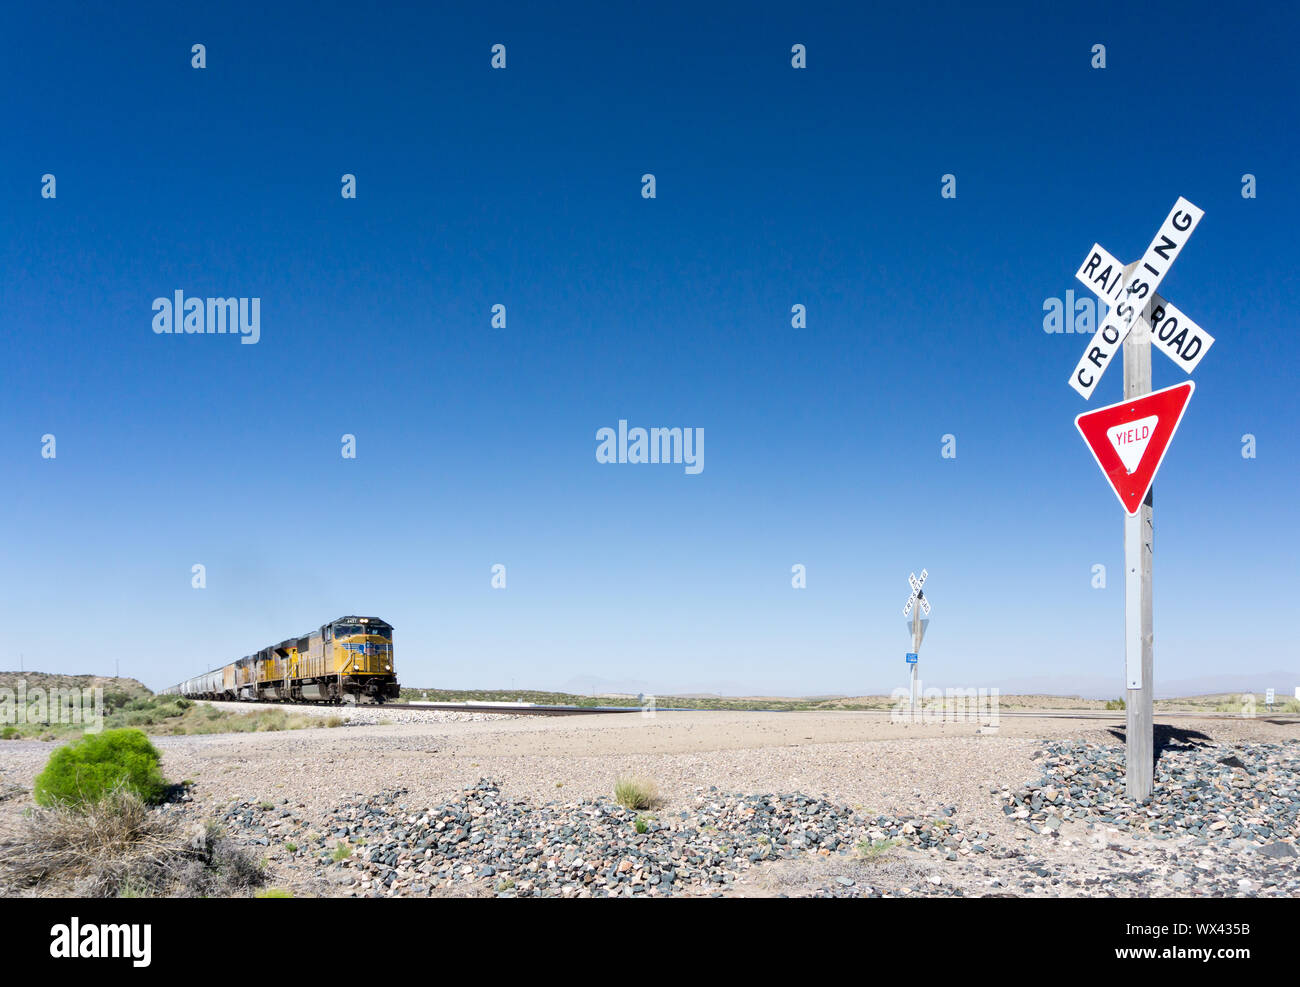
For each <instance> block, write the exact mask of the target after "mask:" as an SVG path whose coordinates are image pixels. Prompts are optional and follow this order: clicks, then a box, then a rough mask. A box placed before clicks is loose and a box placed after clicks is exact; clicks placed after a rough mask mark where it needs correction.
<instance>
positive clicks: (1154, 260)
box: [1070, 196, 1214, 398]
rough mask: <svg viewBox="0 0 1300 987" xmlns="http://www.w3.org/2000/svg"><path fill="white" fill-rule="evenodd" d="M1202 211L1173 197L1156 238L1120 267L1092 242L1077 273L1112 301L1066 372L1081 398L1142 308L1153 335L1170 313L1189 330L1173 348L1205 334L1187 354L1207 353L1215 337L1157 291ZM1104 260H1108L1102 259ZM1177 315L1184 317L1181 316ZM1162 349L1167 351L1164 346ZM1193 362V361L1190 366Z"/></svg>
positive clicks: (1173, 332)
mask: <svg viewBox="0 0 1300 987" xmlns="http://www.w3.org/2000/svg"><path fill="white" fill-rule="evenodd" d="M1204 215H1205V211H1204V210H1202V209H1198V208H1197V207H1196V206H1194V205H1192V204H1191V203H1190V202H1188V201H1187V200H1186V199H1184V198H1182V197H1181V196H1180V197H1179V199H1178V201H1177V202H1176V203H1174V208H1173V209H1172V210H1170V212H1169V215H1168V216H1166V217H1165V221H1164V223H1163V224H1161V226H1160V231H1159V232H1158V233H1157V234H1156V237H1155V239H1154V240H1152V241H1151V245H1150V246H1149V247H1147V250H1146V253H1144V254H1143V255H1142V259H1141V260H1140V261H1138V262H1137V263H1135V264H1133V265H1132V266H1131V267H1127V268H1120V266H1119V262H1118V261H1116V260H1115V258H1113V257H1111V256H1110V255H1109V254H1107V253H1106V252H1105V251H1104V250H1102V249H1101V247H1099V246H1097V245H1096V244H1094V245H1093V248H1092V252H1091V253H1090V254H1089V255H1088V259H1087V260H1085V261H1084V262H1083V266H1082V267H1081V268H1080V269H1079V273H1078V277H1079V279H1080V280H1081V281H1083V282H1084V284H1086V285H1088V287H1089V288H1092V289H1093V290H1094V291H1097V292H1098V294H1100V295H1101V296H1102V297H1103V298H1104V299H1105V300H1106V301H1109V302H1111V307H1110V311H1109V312H1108V313H1107V314H1106V320H1105V321H1104V322H1102V324H1101V326H1100V327H1099V328H1098V329H1097V332H1096V334H1095V335H1094V336H1093V338H1092V339H1091V340H1090V341H1089V343H1088V347H1087V349H1085V350H1084V352H1083V356H1082V357H1080V359H1079V362H1078V363H1077V364H1076V365H1075V368H1074V373H1072V374H1071V375H1070V386H1071V387H1073V388H1074V389H1075V390H1076V391H1078V392H1079V393H1080V394H1081V395H1083V397H1084V398H1091V397H1092V392H1093V391H1094V390H1096V388H1097V382H1098V381H1099V380H1101V375H1102V374H1104V373H1105V372H1106V368H1107V367H1108V366H1110V361H1111V358H1112V357H1113V356H1114V355H1115V354H1116V353H1118V352H1119V348H1120V346H1121V345H1123V343H1124V339H1125V337H1126V336H1128V334H1129V331H1130V330H1132V329H1133V327H1134V326H1135V325H1137V322H1138V319H1140V318H1143V317H1144V313H1146V316H1145V318H1146V321H1147V322H1148V323H1150V322H1152V321H1154V322H1157V323H1159V325H1158V326H1157V336H1158V334H1159V331H1160V328H1161V327H1163V326H1166V325H1170V321H1169V320H1170V319H1171V318H1172V319H1173V320H1174V321H1173V326H1174V327H1176V326H1178V325H1180V324H1181V325H1182V326H1183V328H1184V329H1185V330H1188V335H1187V336H1183V337H1181V340H1180V343H1179V346H1178V347H1175V351H1176V352H1178V351H1180V350H1181V349H1182V348H1183V347H1188V348H1190V347H1191V345H1192V343H1191V342H1190V341H1189V340H1191V339H1193V337H1200V338H1202V339H1208V342H1204V341H1203V342H1202V343H1201V346H1200V347H1199V348H1197V350H1196V351H1195V352H1193V353H1192V354H1191V356H1192V357H1194V358H1195V361H1196V363H1199V362H1200V357H1201V356H1204V355H1205V351H1206V350H1208V349H1209V344H1210V343H1213V342H1214V340H1213V339H1209V338H1208V336H1207V334H1206V333H1205V330H1203V329H1201V328H1200V326H1197V325H1196V323H1194V322H1192V321H1191V319H1188V318H1187V317H1186V316H1185V315H1183V314H1182V313H1181V312H1179V311H1178V310H1177V309H1173V310H1172V311H1171V309H1170V306H1169V303H1168V302H1166V301H1165V300H1164V299H1163V298H1160V297H1159V296H1158V295H1157V294H1156V289H1157V288H1158V287H1160V282H1161V281H1163V280H1164V277H1165V275H1166V274H1168V273H1169V268H1170V267H1172V266H1173V263H1174V261H1175V260H1177V259H1178V255H1179V254H1180V253H1181V252H1182V249H1183V247H1184V246H1185V245H1186V244H1187V241H1188V239H1189V238H1190V237H1191V235H1192V232H1193V231H1194V230H1195V229H1196V226H1197V224H1198V223H1200V221H1201V217H1202V216H1204ZM1107 260H1109V261H1110V262H1111V263H1110V264H1106V263H1105V262H1106V261H1107ZM1157 309H1159V312H1157ZM1178 316H1182V318H1181V319H1179V318H1177V317H1178ZM1191 330H1195V332H1192V331H1191ZM1176 334H1177V330H1176V328H1171V330H1170V339H1169V341H1170V342H1172V340H1173V338H1174V336H1175V335H1176ZM1165 352H1166V353H1168V352H1169V350H1168V348H1167V347H1166V348H1165ZM1175 362H1177V360H1176V359H1175ZM1196 363H1193V364H1192V367H1194V366H1195V365H1196ZM1192 367H1188V366H1185V365H1184V369H1186V370H1187V371H1188V372H1190V371H1191V369H1192Z"/></svg>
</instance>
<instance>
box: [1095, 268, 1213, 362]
mask: <svg viewBox="0 0 1300 987" xmlns="http://www.w3.org/2000/svg"><path fill="white" fill-rule="evenodd" d="M1136 266H1137V265H1136V264H1130V265H1129V266H1128V267H1125V266H1124V265H1123V264H1121V263H1120V262H1119V261H1118V260H1116V259H1115V257H1114V256H1113V255H1112V254H1110V253H1109V252H1107V250H1106V248H1105V247H1103V246H1101V244H1098V243H1094V244H1093V245H1092V250H1090V251H1089V252H1088V256H1087V257H1086V258H1085V259H1084V262H1083V264H1082V265H1080V267H1079V270H1077V271H1076V272H1075V274H1074V276H1075V277H1076V278H1078V279H1079V280H1080V281H1082V282H1083V283H1084V284H1085V285H1087V286H1088V287H1089V288H1091V289H1092V290H1093V291H1094V292H1095V293H1096V295H1097V297H1098V298H1100V299H1101V300H1102V301H1104V302H1109V303H1110V304H1112V305H1113V304H1114V303H1115V300H1116V299H1117V298H1118V297H1119V294H1120V290H1121V288H1122V287H1123V282H1124V277H1123V276H1124V274H1125V273H1127V272H1129V271H1130V269H1131V268H1134V267H1136ZM1135 325H1138V326H1142V327H1143V328H1145V329H1147V330H1148V331H1149V332H1150V333H1151V341H1152V342H1153V343H1155V344H1156V348H1157V349H1159V350H1160V352H1162V353H1163V354H1164V355H1165V356H1167V357H1169V359H1171V360H1173V361H1174V363H1175V364H1177V365H1178V366H1180V367H1182V369H1183V370H1184V371H1185V372H1187V373H1189V374H1190V373H1191V372H1192V371H1193V370H1195V369H1196V365H1197V364H1198V363H1200V362H1201V358H1202V357H1203V356H1205V354H1206V353H1207V352H1208V351H1209V349H1210V347H1211V346H1213V345H1214V337H1213V336H1211V335H1210V334H1209V333H1208V332H1206V331H1205V330H1204V329H1202V328H1201V327H1200V326H1198V325H1197V324H1196V323H1195V322H1193V321H1192V320H1191V319H1190V318H1188V317H1187V315H1186V313H1184V312H1183V311H1182V310H1181V309H1180V308H1178V307H1177V306H1176V305H1171V304H1170V303H1169V302H1167V301H1165V300H1164V299H1163V298H1161V297H1160V295H1159V294H1155V293H1153V294H1152V296H1151V301H1150V303H1149V304H1148V305H1147V307H1146V308H1145V309H1143V310H1142V314H1141V315H1140V316H1138V321H1137V322H1136V323H1135Z"/></svg>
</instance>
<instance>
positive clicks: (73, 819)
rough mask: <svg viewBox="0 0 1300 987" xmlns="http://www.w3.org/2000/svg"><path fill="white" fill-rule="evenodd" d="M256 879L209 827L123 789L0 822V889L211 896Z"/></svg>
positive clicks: (252, 863) (240, 853)
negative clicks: (187, 825)
mask: <svg viewBox="0 0 1300 987" xmlns="http://www.w3.org/2000/svg"><path fill="white" fill-rule="evenodd" d="M262 880H263V875H262V868H261V864H260V863H259V862H258V861H256V860H255V859H254V858H253V857H252V856H251V855H249V854H248V853H247V852H246V851H244V850H241V849H240V848H238V847H236V846H235V845H233V844H232V843H230V842H229V841H228V840H227V839H226V838H225V837H224V836H223V835H222V834H221V832H220V831H219V830H217V829H216V828H215V827H213V826H208V827H206V828H202V827H195V828H194V830H193V831H188V832H187V831H186V830H185V829H184V828H183V827H182V826H181V824H180V823H179V821H178V820H176V819H175V818H174V817H173V816H170V815H168V814H166V813H165V812H160V811H158V810H156V809H153V808H150V807H149V806H148V805H146V804H145V803H144V802H142V801H141V800H140V799H139V798H137V797H136V796H135V795H133V794H131V793H130V792H128V791H126V790H123V789H116V790H114V791H112V792H110V793H109V794H108V795H107V796H105V797H104V798H103V799H102V800H101V801H99V802H96V803H93V804H91V805H88V806H84V807H82V808H81V809H80V810H75V809H71V808H68V807H65V806H56V807H53V808H48V809H43V808H40V807H33V808H32V809H31V810H30V811H28V812H26V813H24V814H23V815H22V816H20V817H18V818H17V819H16V820H10V821H9V822H8V823H7V824H6V825H5V827H4V829H3V830H0V895H4V894H15V893H29V894H31V893H34V894H38V895H53V896H70V897H78V898H111V897H146V896H150V897H151V896H157V895H165V896H168V897H210V896H218V895H232V894H240V893H244V892H246V891H247V890H248V889H250V888H252V887H254V886H256V885H258V884H260V883H261V882H262Z"/></svg>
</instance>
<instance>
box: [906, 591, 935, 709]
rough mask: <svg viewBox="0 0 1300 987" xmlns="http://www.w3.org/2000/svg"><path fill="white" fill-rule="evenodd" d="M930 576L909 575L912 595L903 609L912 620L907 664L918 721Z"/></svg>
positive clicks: (927, 622)
mask: <svg viewBox="0 0 1300 987" xmlns="http://www.w3.org/2000/svg"><path fill="white" fill-rule="evenodd" d="M929 575H930V574H929V573H928V572H926V571H925V570H924V569H922V570H921V578H920V579H917V578H916V573H914V572H913V573H911V574H910V575H908V577H907V581H908V583H909V584H910V585H911V587H912V595H911V596H909V597H908V598H907V604H906V606H904V607H903V616H904V617H907V616H910V617H911V618H912V650H911V651H909V652H908V653H907V663H908V664H909V665H911V666H912V719H916V700H917V695H916V687H917V681H918V680H917V665H918V664H919V662H920V654H921V639H922V638H923V637H925V628H926V626H927V625H928V624H929V623H930V620H929V617H930V601H929V600H927V599H926V598H925V592H924V591H923V590H922V589H921V587H922V586H924V585H925V580H926V579H927V578H928V577H929ZM922 613H924V614H925V616H926V619H925V620H922V619H921V614H922Z"/></svg>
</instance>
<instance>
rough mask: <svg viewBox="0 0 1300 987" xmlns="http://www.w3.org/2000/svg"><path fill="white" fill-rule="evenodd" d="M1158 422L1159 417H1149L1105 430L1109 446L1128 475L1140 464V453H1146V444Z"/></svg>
mask: <svg viewBox="0 0 1300 987" xmlns="http://www.w3.org/2000/svg"><path fill="white" fill-rule="evenodd" d="M1158 421H1160V416H1159V415H1150V416H1148V417H1146V418H1139V419H1138V420H1137V421H1132V422H1125V423H1124V424H1123V425H1112V426H1111V427H1110V428H1108V429H1106V438H1108V439H1110V444H1111V445H1112V446H1114V447H1115V451H1116V452H1117V453H1118V454H1119V461H1120V462H1121V463H1123V464H1124V468H1125V469H1126V470H1128V471H1129V472H1130V473H1132V472H1133V471H1134V470H1135V469H1137V468H1138V463H1140V462H1142V453H1144V452H1146V451H1147V443H1148V442H1150V441H1151V436H1152V434H1153V433H1154V432H1155V430H1156V423H1157V422H1158Z"/></svg>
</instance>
